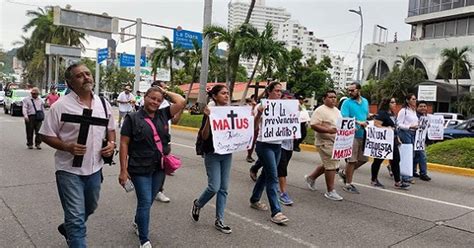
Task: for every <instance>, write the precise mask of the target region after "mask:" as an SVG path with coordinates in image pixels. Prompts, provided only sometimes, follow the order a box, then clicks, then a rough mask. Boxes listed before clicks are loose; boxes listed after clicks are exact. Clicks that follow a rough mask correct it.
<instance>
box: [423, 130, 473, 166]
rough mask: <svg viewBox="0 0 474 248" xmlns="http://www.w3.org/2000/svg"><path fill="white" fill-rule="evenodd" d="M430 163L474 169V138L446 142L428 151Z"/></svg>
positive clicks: (429, 148) (433, 146) (437, 144)
mask: <svg viewBox="0 0 474 248" xmlns="http://www.w3.org/2000/svg"><path fill="white" fill-rule="evenodd" d="M426 154H427V157H428V162H431V163H439V164H444V165H450V166H455V167H465V168H471V169H474V138H462V139H453V140H446V141H443V142H440V143H436V144H433V145H430V146H428V147H427V149H426Z"/></svg>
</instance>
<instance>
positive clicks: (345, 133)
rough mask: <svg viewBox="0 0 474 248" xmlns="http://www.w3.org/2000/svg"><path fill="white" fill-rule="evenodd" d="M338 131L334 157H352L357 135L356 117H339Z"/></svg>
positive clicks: (333, 152)
mask: <svg viewBox="0 0 474 248" xmlns="http://www.w3.org/2000/svg"><path fill="white" fill-rule="evenodd" d="M336 127H337V133H336V139H335V141H334V147H333V150H332V159H343V158H350V157H351V156H352V146H353V143H354V135H355V131H356V128H355V119H354V118H349V117H344V118H339V119H337V125H336Z"/></svg>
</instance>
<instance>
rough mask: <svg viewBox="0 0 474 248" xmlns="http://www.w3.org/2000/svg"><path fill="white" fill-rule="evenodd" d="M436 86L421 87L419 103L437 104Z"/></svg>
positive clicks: (419, 89)
mask: <svg viewBox="0 0 474 248" xmlns="http://www.w3.org/2000/svg"><path fill="white" fill-rule="evenodd" d="M436 93H437V86H436V85H419V86H418V101H427V102H436Z"/></svg>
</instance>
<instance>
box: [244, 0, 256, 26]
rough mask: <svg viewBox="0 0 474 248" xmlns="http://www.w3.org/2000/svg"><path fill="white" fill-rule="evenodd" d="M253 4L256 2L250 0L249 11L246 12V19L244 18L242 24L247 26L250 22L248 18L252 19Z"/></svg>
mask: <svg viewBox="0 0 474 248" xmlns="http://www.w3.org/2000/svg"><path fill="white" fill-rule="evenodd" d="M255 2H256V0H252V1H251V2H250V6H249V10H248V11H247V17H245V21H244V24H247V23H249V22H250V17H252V12H253V8H254V7H255Z"/></svg>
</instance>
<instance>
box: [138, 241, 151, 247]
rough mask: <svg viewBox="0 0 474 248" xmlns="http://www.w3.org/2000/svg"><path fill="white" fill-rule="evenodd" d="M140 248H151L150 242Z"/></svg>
mask: <svg viewBox="0 0 474 248" xmlns="http://www.w3.org/2000/svg"><path fill="white" fill-rule="evenodd" d="M140 248H152V246H151V243H150V241H147V242H146V243H145V244H143V245H140Z"/></svg>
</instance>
